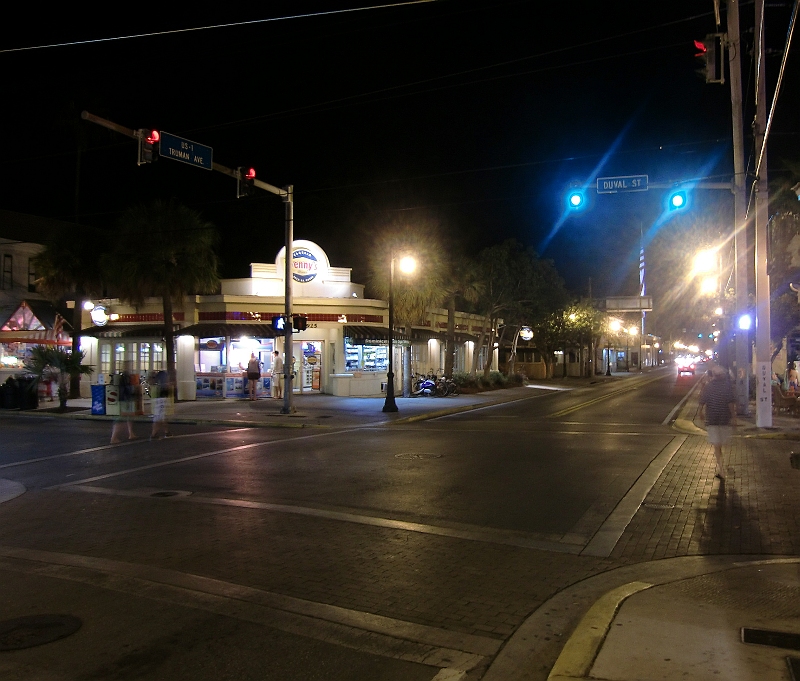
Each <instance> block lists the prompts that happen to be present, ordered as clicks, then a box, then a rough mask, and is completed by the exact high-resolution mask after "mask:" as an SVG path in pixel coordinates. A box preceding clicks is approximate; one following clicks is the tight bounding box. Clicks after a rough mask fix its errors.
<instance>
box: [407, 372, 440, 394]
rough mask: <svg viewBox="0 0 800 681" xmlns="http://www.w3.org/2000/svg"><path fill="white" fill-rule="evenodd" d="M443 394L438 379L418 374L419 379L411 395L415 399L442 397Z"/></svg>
mask: <svg viewBox="0 0 800 681" xmlns="http://www.w3.org/2000/svg"><path fill="white" fill-rule="evenodd" d="M441 394H442V393H441V388H440V387H439V385H438V382H437V380H436V377H431V376H423V375H422V374H417V377H416V379H415V380H414V387H413V389H412V390H411V395H412V396H413V397H419V396H420V395H424V396H427V397H440V396H441Z"/></svg>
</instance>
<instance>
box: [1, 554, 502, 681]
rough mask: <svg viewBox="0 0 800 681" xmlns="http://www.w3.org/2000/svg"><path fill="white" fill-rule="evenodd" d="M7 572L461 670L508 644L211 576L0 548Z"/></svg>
mask: <svg viewBox="0 0 800 681" xmlns="http://www.w3.org/2000/svg"><path fill="white" fill-rule="evenodd" d="M0 569H3V570H9V571H15V572H22V573H25V574H34V575H41V576H45V577H48V578H56V579H63V580H67V581H72V582H78V583H82V584H88V585H90V586H93V587H97V588H102V589H107V590H112V591H118V592H121V593H126V594H129V595H132V596H135V597H137V598H147V599H150V600H156V601H160V602H166V603H172V604H175V605H178V606H181V607H188V608H194V609H197V610H204V611H207V612H213V613H217V614H220V615H225V616H227V617H233V618H236V619H239V620H243V621H249V622H255V623H257V624H263V625H265V626H268V627H272V628H275V629H279V630H281V631H286V632H289V633H292V634H298V635H301V636H307V637H309V638H314V639H318V640H323V641H327V642H329V643H334V644H336V645H342V646H346V647H348V648H353V649H356V650H366V651H368V652H370V653H373V654H379V655H383V656H384V657H391V658H395V659H403V660H409V661H412V662H418V663H422V664H427V665H430V666H433V667H441V668H444V669H454V670H457V671H469V670H470V669H473V668H475V667H476V666H478V665H479V664H480V663H482V662H483V660H484V659H485V658H486V657H490V656H493V655H495V654H496V653H497V652H498V650H499V649H500V646H501V645H502V641H500V640H498V639H493V638H489V637H486V636H479V635H475V634H460V633H457V632H452V631H447V630H445V629H440V628H438V627H432V626H428V625H423V624H415V623H413V622H406V621H404V620H398V619H394V618H391V617H384V616H382V615H374V614H372V613H368V612H361V611H358V610H350V609H348V608H342V607H338V606H334V605H329V604H326V603H315V602H313V601H308V600H305V599H300V598H293V597H291V596H285V595H283V594H277V593H272V592H269V591H264V590H261V589H256V588H253V587H248V586H243V585H240V584H234V583H231V582H224V581H221V580H217V579H212V578H209V577H201V576H199V575H192V574H188V573H184V572H178V571H176V570H169V569H165V568H158V567H152V566H147V565H140V564H136V563H126V562H122V561H117V560H110V559H106V558H94V557H90V556H81V555H75V554H67V553H55V552H52V551H38V550H35V549H25V548H17V547H9V546H0ZM399 644H400V645H399ZM440 678H445V679H449V678H453V679H457V678H459V677H447V676H445V677H440ZM462 678H463V677H462Z"/></svg>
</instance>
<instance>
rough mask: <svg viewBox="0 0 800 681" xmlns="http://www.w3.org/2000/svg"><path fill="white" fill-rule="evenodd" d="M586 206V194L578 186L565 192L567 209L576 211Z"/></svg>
mask: <svg viewBox="0 0 800 681" xmlns="http://www.w3.org/2000/svg"><path fill="white" fill-rule="evenodd" d="M585 207H586V194H585V193H584V191H583V189H581V188H580V187H573V188H571V189H570V190H569V191H568V192H567V210H570V211H576V210H581V209H582V208H585Z"/></svg>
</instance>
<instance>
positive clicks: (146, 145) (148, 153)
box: [136, 128, 161, 166]
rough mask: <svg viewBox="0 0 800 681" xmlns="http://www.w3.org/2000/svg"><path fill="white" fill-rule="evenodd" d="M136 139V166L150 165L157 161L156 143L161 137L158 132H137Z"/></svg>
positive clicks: (143, 130) (142, 130)
mask: <svg viewBox="0 0 800 681" xmlns="http://www.w3.org/2000/svg"><path fill="white" fill-rule="evenodd" d="M136 132H137V137H138V138H139V156H138V157H137V159H136V165H137V166H140V165H143V164H144V163H152V162H153V161H157V160H158V142H159V140H160V139H161V135H160V134H159V132H158V130H145V129H144V128H142V129H141V130H137V131H136Z"/></svg>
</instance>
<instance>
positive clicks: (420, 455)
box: [394, 452, 442, 459]
mask: <svg viewBox="0 0 800 681" xmlns="http://www.w3.org/2000/svg"><path fill="white" fill-rule="evenodd" d="M394 458H395V459H441V458H442V455H441V454H429V453H428V452H403V453H402V454H395V455H394Z"/></svg>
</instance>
